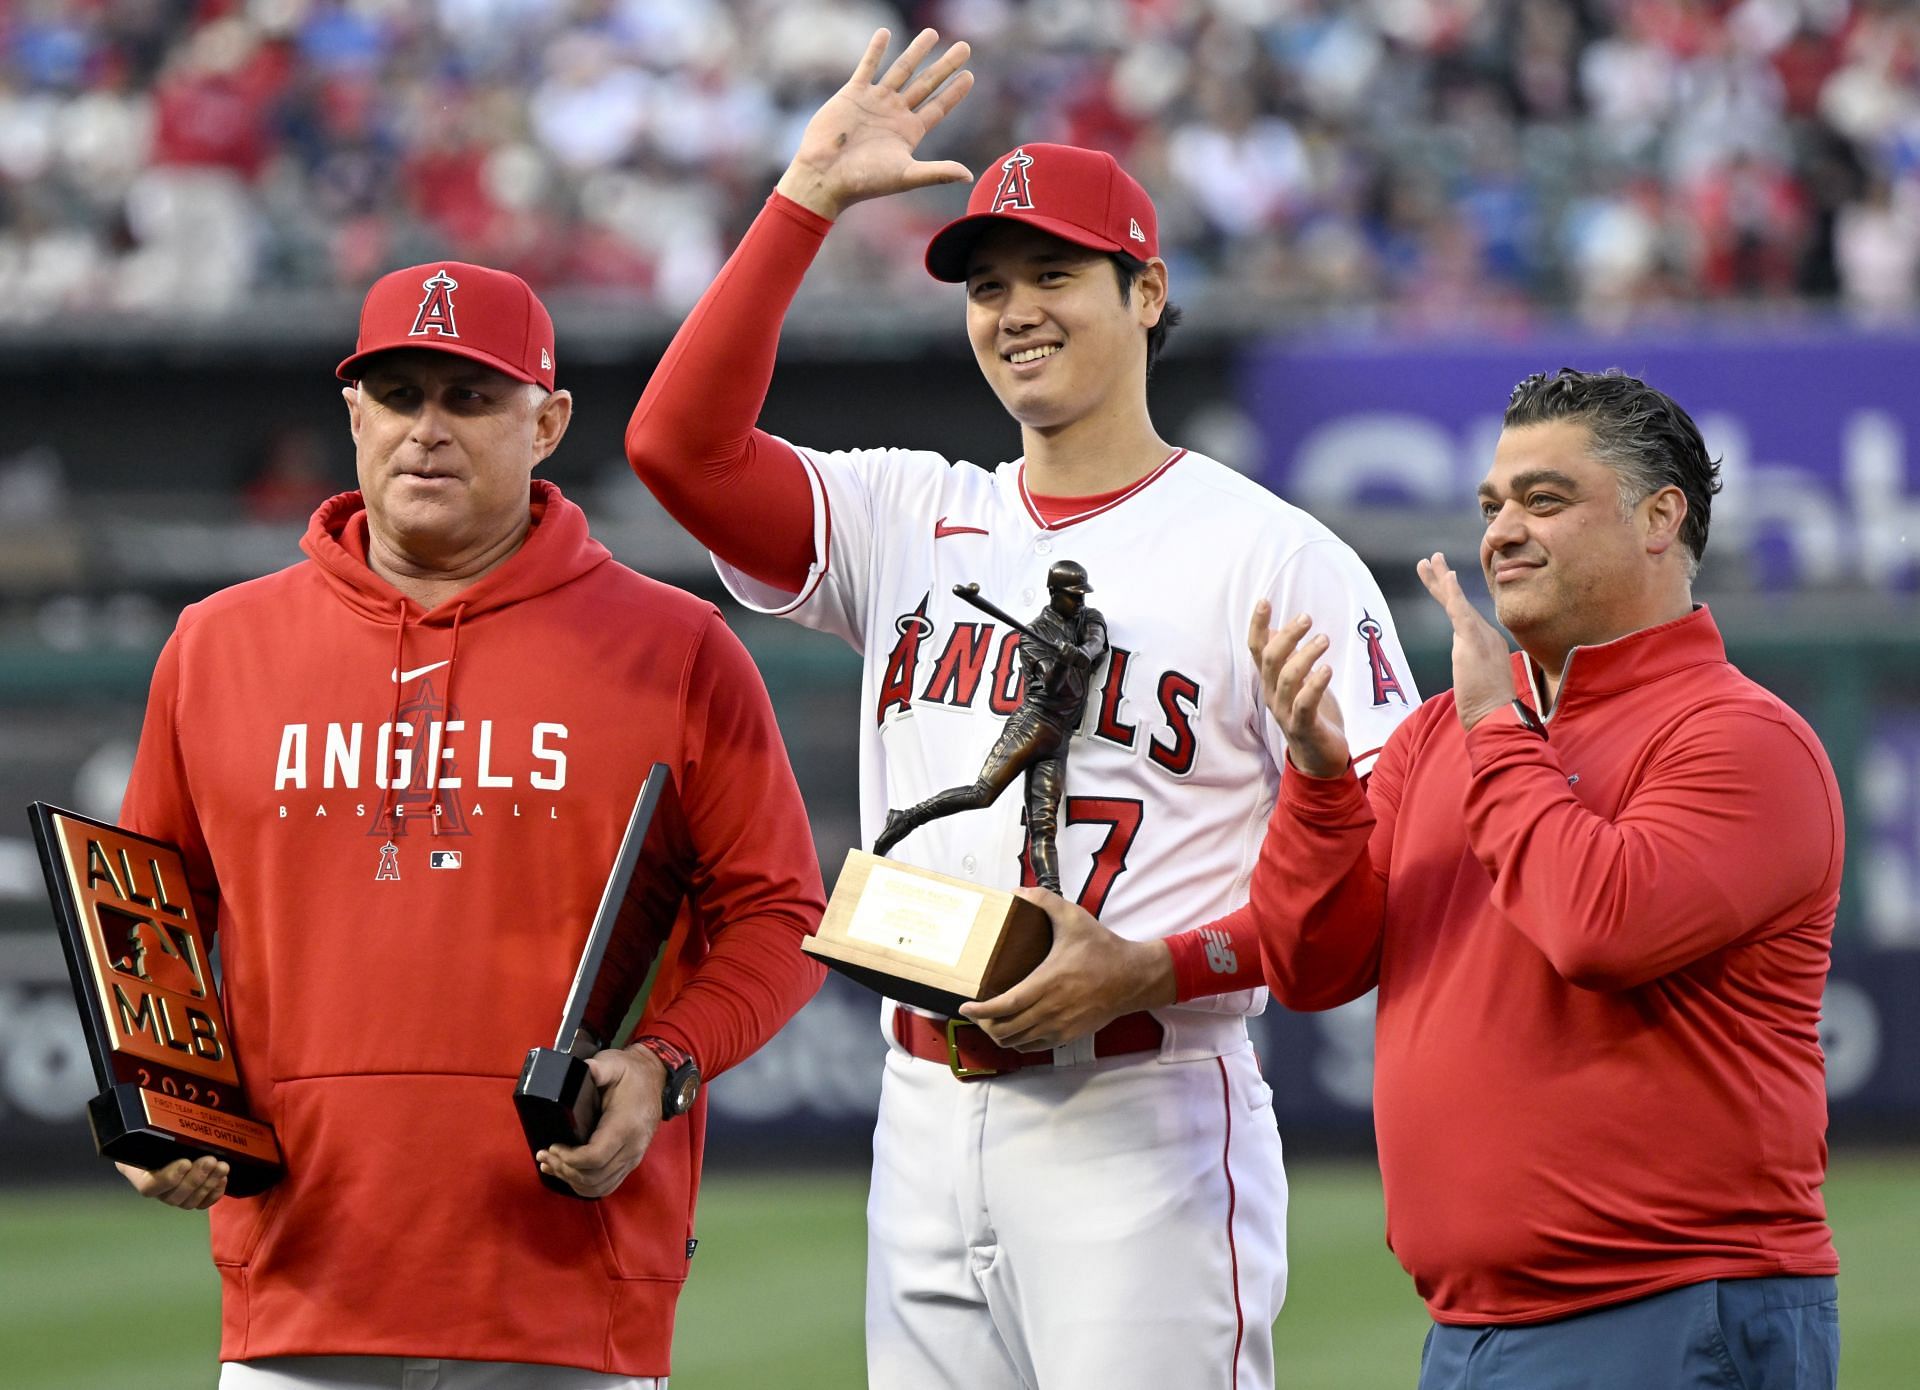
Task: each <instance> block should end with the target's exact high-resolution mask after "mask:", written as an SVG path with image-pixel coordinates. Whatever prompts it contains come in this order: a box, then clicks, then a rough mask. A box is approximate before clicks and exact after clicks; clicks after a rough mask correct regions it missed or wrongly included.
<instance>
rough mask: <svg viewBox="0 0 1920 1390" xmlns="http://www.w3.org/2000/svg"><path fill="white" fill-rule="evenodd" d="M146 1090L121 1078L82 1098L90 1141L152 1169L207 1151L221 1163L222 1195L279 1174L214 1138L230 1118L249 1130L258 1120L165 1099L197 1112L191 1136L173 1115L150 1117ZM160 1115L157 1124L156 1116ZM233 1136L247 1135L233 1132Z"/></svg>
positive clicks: (254, 1192)
mask: <svg viewBox="0 0 1920 1390" xmlns="http://www.w3.org/2000/svg"><path fill="white" fill-rule="evenodd" d="M149 1094H150V1093H148V1092H144V1091H142V1090H141V1088H140V1087H138V1086H135V1085H132V1084H131V1083H122V1084H120V1085H117V1086H114V1087H111V1088H110V1089H108V1090H105V1091H102V1092H101V1093H100V1094H99V1095H97V1096H95V1097H94V1098H93V1099H92V1100H90V1101H88V1102H87V1123H88V1125H89V1126H91V1127H92V1129H93V1142H94V1147H95V1148H97V1149H98V1150H99V1151H100V1152H101V1153H102V1154H104V1155H105V1156H106V1157H108V1158H111V1159H113V1160H115V1161H116V1162H119V1163H126V1164H131V1165H132V1166H133V1167H135V1168H145V1169H146V1170H147V1171H148V1172H152V1171H153V1170H154V1169H156V1168H164V1167H166V1166H167V1165H168V1164H169V1163H171V1162H173V1161H174V1160H175V1159H176V1158H189V1159H192V1158H200V1157H203V1156H205V1155H208V1154H211V1155H212V1156H213V1157H215V1158H217V1159H220V1160H221V1161H222V1162H224V1163H225V1164H226V1165H227V1169H228V1171H227V1195H229V1196H232V1197H256V1196H258V1195H259V1194H260V1193H262V1192H265V1191H266V1190H267V1189H268V1188H269V1187H272V1186H273V1184H274V1183H276V1182H278V1181H279V1180H280V1176H281V1172H282V1169H281V1166H280V1165H279V1164H278V1163H271V1162H267V1161H266V1160H264V1159H262V1158H259V1157H255V1156H254V1155H252V1154H248V1153H245V1152H242V1151H241V1150H239V1149H237V1148H232V1147H229V1146H227V1145H225V1144H222V1143H220V1142H219V1140H218V1138H217V1135H218V1132H219V1131H220V1130H222V1129H223V1128H228V1127H231V1126H233V1125H236V1124H240V1125H245V1126H246V1127H247V1129H249V1130H258V1129H262V1128H264V1126H261V1125H260V1124H259V1122H258V1121H251V1120H240V1121H236V1120H235V1119H234V1118H233V1117H232V1116H228V1115H223V1114H222V1113H221V1112H220V1111H218V1110H213V1109H210V1108H208V1107H206V1106H201V1105H194V1106H191V1107H189V1106H188V1105H187V1103H186V1102H170V1108H173V1109H177V1110H189V1109H190V1110H191V1111H193V1112H199V1113H198V1114H195V1115H190V1116H189V1117H188V1119H187V1123H189V1124H190V1125H191V1126H192V1129H193V1133H192V1134H191V1137H185V1138H183V1137H182V1136H181V1134H179V1133H177V1132H175V1127H176V1126H178V1125H179V1124H180V1123H181V1119H180V1117H178V1116H163V1117H158V1118H156V1117H155V1116H154V1115H152V1114H150V1113H149V1110H148V1097H149ZM162 1120H164V1121H165V1123H164V1124H163V1123H162V1122H161V1121H162ZM234 1137H235V1139H236V1141H238V1142H247V1141H248V1139H249V1136H248V1135H246V1134H244V1133H237V1134H236V1135H235V1136H234Z"/></svg>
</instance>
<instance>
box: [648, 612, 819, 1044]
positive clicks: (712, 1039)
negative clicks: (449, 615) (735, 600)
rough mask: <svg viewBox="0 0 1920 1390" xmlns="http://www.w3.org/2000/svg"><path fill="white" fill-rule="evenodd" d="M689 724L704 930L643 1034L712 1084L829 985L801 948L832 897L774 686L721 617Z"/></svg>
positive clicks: (689, 801)
mask: <svg viewBox="0 0 1920 1390" xmlns="http://www.w3.org/2000/svg"><path fill="white" fill-rule="evenodd" d="M684 719H685V729H686V734H685V737H686V745H685V746H686V753H685V759H684V762H683V766H682V777H681V782H680V786H681V798H682V809H683V812H684V814H685V817H686V822H687V829H688V832H689V834H690V836H691V838H692V841H693V849H694V856H695V859H696V861H697V869H696V871H695V875H694V883H693V897H694V908H693V910H694V913H695V922H694V930H693V931H691V932H689V933H688V934H687V935H686V937H685V938H684V944H683V945H682V947H681V952H682V955H683V957H685V959H684V960H681V961H674V960H669V961H666V962H663V963H662V965H661V970H662V980H663V981H665V980H666V979H668V978H669V975H670V974H671V976H672V977H674V978H676V980H677V987H676V988H675V989H674V991H673V993H672V996H671V998H669V999H668V1001H667V1002H666V1003H665V1005H664V1007H662V1008H661V1009H660V1010H658V1012H655V1013H650V1015H649V1017H648V1018H646V1019H645V1020H644V1021H643V1023H642V1025H641V1028H640V1031H641V1032H642V1033H651V1034H654V1035H657V1036H659V1037H662V1038H665V1039H666V1040H667V1041H668V1042H670V1043H673V1044H675V1045H676V1046H679V1047H682V1048H684V1049H686V1050H687V1051H689V1052H691V1053H693V1055H694V1056H695V1057H696V1058H697V1059H698V1060H699V1063H700V1070H701V1072H702V1073H703V1074H704V1075H706V1076H709V1077H712V1076H718V1075H719V1074H720V1073H721V1072H723V1071H725V1070H727V1068H729V1067H731V1066H733V1065H735V1064H736V1063H738V1062H740V1061H742V1060H744V1059H745V1058H746V1057H748V1056H749V1055H751V1054H752V1053H753V1052H754V1051H755V1050H756V1049H757V1048H759V1047H760V1046H761V1045H762V1044H763V1043H765V1042H766V1041H767V1039H769V1038H771V1037H772V1036H773V1035H774V1034H775V1033H776V1032H778V1031H779V1030H780V1027H781V1025H782V1024H784V1023H785V1022H786V1021H787V1020H788V1019H789V1018H790V1017H792V1016H793V1014H794V1013H796V1012H797V1011H798V1010H799V1008H800V1006H801V1005H803V1004H805V1003H806V1002H807V1000H809V999H811V998H812V997H813V995H814V992H815V991H816V990H817V989H819V987H820V981H821V980H822V978H824V976H825V975H826V969H825V967H824V966H822V965H820V964H819V963H818V962H816V961H815V960H813V959H812V958H811V957H810V956H806V955H803V954H802V953H801V951H800V943H801V941H802V940H803V939H804V938H805V937H806V936H808V935H809V934H811V933H812V932H813V931H815V930H816V929H817V928H818V926H819V924H820V914H821V913H822V912H823V911H825V909H826V894H825V892H824V891H823V890H822V888H821V883H820V865H819V859H818V857H817V855H816V853H815V850H814V843H813V832H812V829H811V827H810V826H809V825H808V823H807V813H806V807H805V806H804V805H802V804H801V800H800V789H799V787H798V786H797V785H796V784H795V782H794V780H793V769H792V766H791V765H790V764H789V763H788V761H787V752H786V746H785V744H783V743H782V741H781V738H780V730H779V727H778V726H777V725H776V724H775V723H774V718H773V706H772V703H771V702H770V701H769V700H768V698H767V691H766V687H765V685H763V684H762V683H761V680H760V673H759V671H758V670H756V669H755V667H754V665H753V661H752V659H751V658H750V657H749V656H748V655H747V651H746V648H745V647H743V646H741V645H740V639H739V638H737V637H735V636H734V635H733V633H732V632H731V631H730V630H729V629H728V628H727V626H726V624H725V623H723V622H722V621H721V620H720V616H719V614H717V613H715V614H714V615H713V616H712V618H711V619H710V621H709V625H708V629H707V632H706V634H705V635H704V636H703V637H702V639H701V642H700V645H699V648H698V650H697V652H696V654H695V656H694V658H693V662H692V665H691V667H690V669H689V671H688V677H687V691H686V702H685V709H684ZM703 947H704V948H705V949H704V950H703V949H702V948H703ZM683 966H684V967H685V969H684V974H682V967H683Z"/></svg>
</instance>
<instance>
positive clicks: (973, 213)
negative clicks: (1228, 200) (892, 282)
mask: <svg viewBox="0 0 1920 1390" xmlns="http://www.w3.org/2000/svg"><path fill="white" fill-rule="evenodd" d="M1009 221H1010V222H1024V223H1026V224H1027V225H1028V226H1029V227H1038V228H1039V229H1040V230H1041V231H1043V232H1051V233H1052V234H1053V235H1054V236H1057V237H1059V238H1060V239H1061V240H1063V241H1070V242H1072V243H1073V244H1074V245H1075V246H1086V247H1090V248H1092V249H1093V250H1096V251H1124V252H1126V253H1127V254H1128V255H1130V256H1136V257H1138V258H1139V259H1140V260H1143V261H1145V260H1151V259H1152V258H1153V257H1155V256H1157V255H1159V254H1160V222H1159V219H1158V218H1157V217H1156V216H1155V215H1154V211H1153V199H1151V198H1149V197H1148V196H1147V190H1146V189H1144V188H1142V187H1141V186H1140V185H1139V184H1138V183H1137V182H1135V181H1134V179H1133V176H1132V175H1130V174H1129V173H1127V171H1126V170H1125V169H1122V168H1121V167H1120V164H1119V161H1117V160H1115V159H1114V157H1113V156H1112V155H1110V154H1108V153H1107V152H1106V151H1104V150H1087V149H1082V148H1080V147H1079V146H1078V145H1022V146H1020V147H1019V148H1018V149H1016V150H1011V151H1009V152H1008V153H1007V154H1006V156H1005V157H1004V158H1002V159H1000V160H998V161H996V162H995V163H994V164H992V165H990V166H988V168H987V171H986V173H984V174H982V175H981V176H980V181H979V182H978V183H976V184H974V186H973V194H972V196H970V197H969V198H968V199H967V215H966V216H965V217H962V218H959V219H958V220H956V221H953V222H949V223H948V224H947V225H946V226H944V227H942V228H941V229H940V230H939V231H937V232H935V233H934V236H933V240H932V241H930V242H928V243H927V272H928V273H929V274H930V275H932V276H933V278H934V279H936V280H948V281H953V282H958V281H961V280H965V279H966V278H967V254H968V252H970V251H971V250H972V249H973V243H974V241H975V240H976V239H977V238H978V237H979V236H980V234H981V233H982V232H983V231H985V230H986V229H987V228H988V227H990V226H992V225H993V224H994V223H995V222H1009Z"/></svg>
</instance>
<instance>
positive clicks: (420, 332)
mask: <svg viewBox="0 0 1920 1390" xmlns="http://www.w3.org/2000/svg"><path fill="white" fill-rule="evenodd" d="M420 288H421V289H423V290H425V291H426V292H427V295H426V298H424V299H422V300H421V301H420V307H419V309H417V310H416V311H415V312H414V315H413V327H412V328H410V329H408V330H407V336H408V337H409V338H423V337H425V336H426V335H427V334H429V333H438V334H439V335H440V336H441V337H443V338H458V337H459V336H460V330H459V329H458V328H456V327H455V326H454V322H453V292H454V291H455V290H457V289H459V288H460V282H459V281H458V280H456V279H454V278H453V277H452V276H451V275H449V274H447V272H446V269H445V268H444V267H442V268H441V269H439V270H436V271H435V272H434V273H433V274H432V275H430V276H428V277H427V278H426V279H424V280H422V281H421V282H420Z"/></svg>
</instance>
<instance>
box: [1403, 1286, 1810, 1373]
mask: <svg viewBox="0 0 1920 1390" xmlns="http://www.w3.org/2000/svg"><path fill="white" fill-rule="evenodd" d="M1839 1374H1840V1305H1839V1299H1838V1292H1837V1290H1836V1288H1835V1285H1834V1281H1833V1280H1832V1279H1831V1278H1778V1279H1712V1280H1708V1281H1707V1282H1706V1283H1703V1284H1688V1285H1686V1286H1685V1287H1684V1288H1678V1289H1671V1290H1669V1291H1668V1292H1666V1293H1663V1294H1655V1295H1654V1296H1653V1297H1652V1298H1642V1299H1637V1300H1635V1301H1634V1302H1632V1303H1621V1304H1617V1305H1615V1306H1614V1307H1611V1308H1601V1309H1598V1310H1597V1311H1595V1312H1591V1313H1582V1314H1580V1315H1579V1316H1577V1317H1571V1318H1561V1319H1559V1320H1557V1321H1555V1322H1539V1323H1530V1324H1527V1325H1525V1326H1520V1327H1505V1326H1503V1327H1446V1326H1443V1325H1440V1324H1435V1325H1434V1328H1433V1330H1432V1331H1431V1332H1429V1333H1428V1334H1427V1344H1426V1347H1425V1349H1424V1350H1422V1351H1421V1353H1420V1390H1834V1386H1835V1384H1836V1383H1837V1381H1838V1379H1839Z"/></svg>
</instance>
